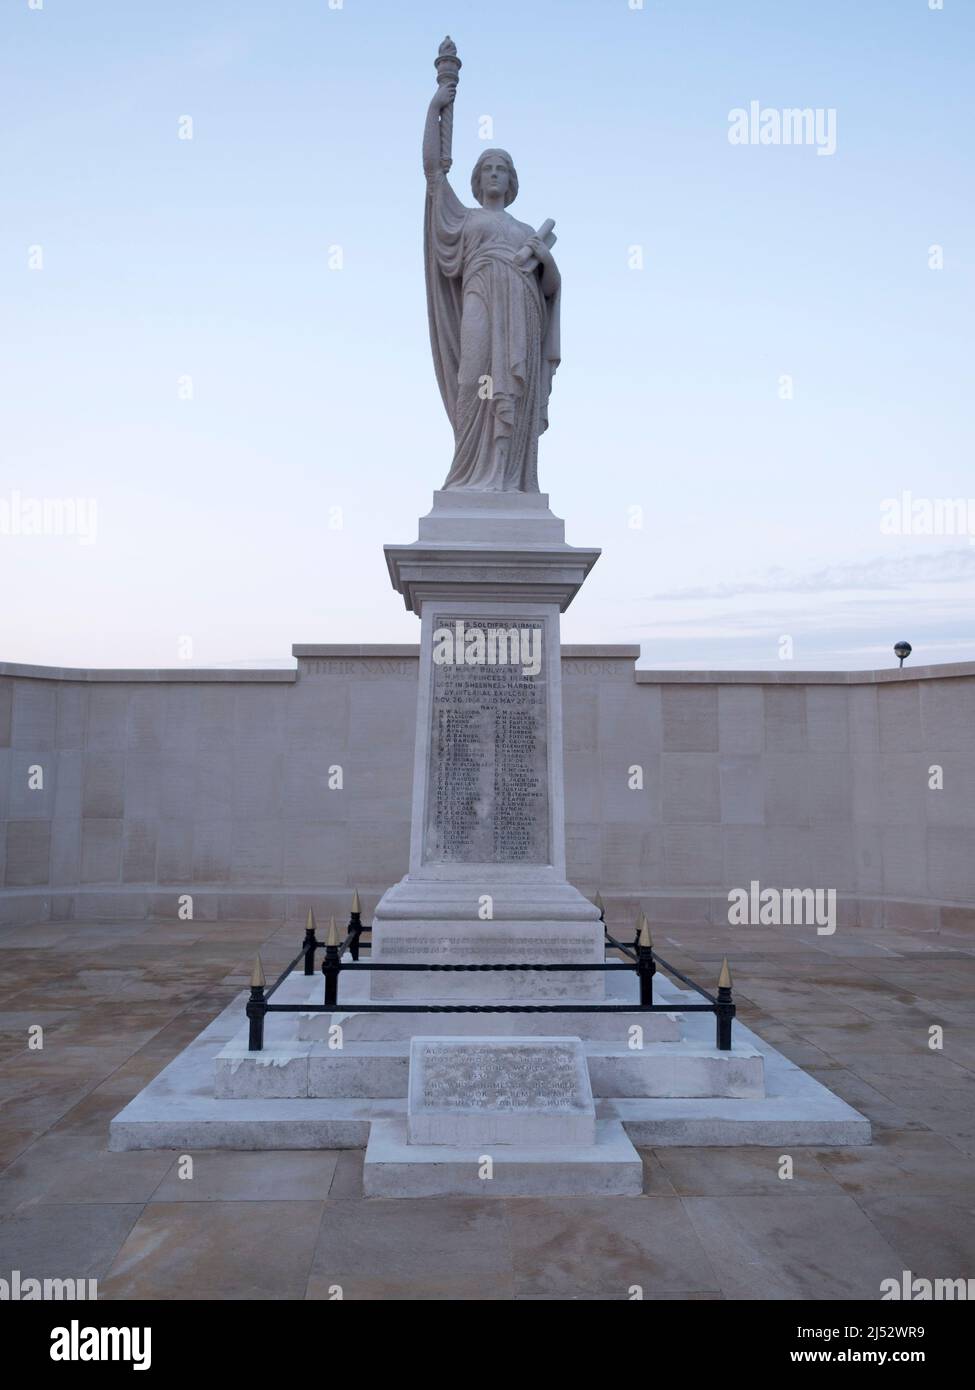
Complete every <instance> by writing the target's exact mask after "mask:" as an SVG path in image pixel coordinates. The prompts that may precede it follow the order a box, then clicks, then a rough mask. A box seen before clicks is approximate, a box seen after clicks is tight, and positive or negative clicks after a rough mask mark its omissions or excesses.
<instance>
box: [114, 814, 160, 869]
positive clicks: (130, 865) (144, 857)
mask: <svg viewBox="0 0 975 1390" xmlns="http://www.w3.org/2000/svg"><path fill="white" fill-rule="evenodd" d="M157 830H158V825H157V822H156V821H155V820H137V819H135V818H132V817H127V818H126V820H125V823H124V829H123V833H122V882H123V883H155V881H156V840H157Z"/></svg>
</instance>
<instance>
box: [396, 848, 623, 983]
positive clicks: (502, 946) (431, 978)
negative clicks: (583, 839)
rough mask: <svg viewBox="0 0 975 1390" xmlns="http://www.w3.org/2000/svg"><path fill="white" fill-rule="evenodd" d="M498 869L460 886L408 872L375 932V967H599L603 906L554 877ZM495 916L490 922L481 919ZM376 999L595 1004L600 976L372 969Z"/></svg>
mask: <svg viewBox="0 0 975 1390" xmlns="http://www.w3.org/2000/svg"><path fill="white" fill-rule="evenodd" d="M516 872H517V871H515V870H512V869H508V870H507V875H508V877H507V878H506V877H505V875H506V869H505V867H504V866H500V867H499V866H492V870H491V874H490V877H487V876H485V878H484V879H478V878H476V877H475V876H474V875H473V874H472V873H470V872H467V873H465V876H464V878H463V880H461V879H458V878H456V877H455V878H453V879H451V880H446V881H445V880H443V879H434V878H432V877H421V876H413V875H408V876H407V877H406V878H404V879H402V880H401V881H400V882H399V883H397V884H395V885H394V887H392V888H391V889H389V891H388V892H386V893H385V894H384V895H383V897H382V899H381V900H380V903H379V906H378V907H377V908H376V913H375V917H374V919H373V926H372V955H371V959H372V960H373V961H375V962H377V963H378V962H387V963H388V962H403V963H410V964H420V963H421V962H422V963H428V962H429V963H434V964H437V963H439V964H444V965H448V964H449V965H551V964H562V965H599V964H601V963H602V962H603V961H604V959H605V948H604V942H603V927H602V923H601V922H600V920H599V914H598V912H597V910H596V908H595V907H594V906H593V905H592V903H591V902H590V901H589V900H588V898H584V897H583V896H582V894H581V893H580V892H578V891H577V889H575V888H573V887H572V885H571V884H569V883H566V882H564V881H563V882H559V881H558V880H557V879H556V878H555V877H554V875H553V874H552V873H551V871H548V875H547V876H546V871H545V870H540V871H536V872H535V873H534V874H533V875H532V881H528V880H527V879H526V878H525V877H522V878H521V879H520V880H519V879H517V878H515V879H512V877H511V876H512V875H514V874H515V873H516ZM487 912H490V914H491V915H490V916H481V915H480V914H482V913H487ZM370 979H371V995H372V998H373V999H375V1000H380V999H382V1000H410V999H413V1000H417V1001H420V1002H427V1003H436V1002H438V1001H441V1000H442V1001H445V1002H449V1001H451V1000H455V1001H457V1002H460V1001H463V1000H484V1001H485V1002H486V1001H488V1000H489V999H492V998H494V999H497V998H498V997H499V996H500V997H503V998H506V999H508V1000H511V1001H512V1002H518V1001H521V1000H525V1001H527V1000H529V999H537V1000H543V1001H544V1000H548V1001H551V1002H557V1001H558V1000H560V999H566V998H571V999H578V1000H592V1001H598V1000H600V999H602V998H603V997H604V992H605V981H604V975H603V972H602V971H601V970H591V971H590V970H587V971H571V970H553V971H548V970H525V971H517V970H506V971H491V970H484V971H443V972H441V971H420V970H416V971H413V970H411V971H402V972H400V971H394V970H389V971H379V970H377V971H374V972H372V974H371V977H370Z"/></svg>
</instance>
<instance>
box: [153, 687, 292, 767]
mask: <svg viewBox="0 0 975 1390" xmlns="http://www.w3.org/2000/svg"><path fill="white" fill-rule="evenodd" d="M284 693H285V692H284V691H282V692H281V694H282V696H283V695H284ZM236 711H237V692H236V690H235V688H234V686H232V685H227V684H225V683H224V682H223V681H220V682H218V684H216V685H209V686H203V687H202V688H201V689H200V691H199V699H198V700H197V702H196V709H195V712H191V711H185V710H184V711H182V713H181V717H180V718H179V719H177V721H176V723H175V724H174V728H173V737H174V739H176V741H177V744H179V742H180V740H182V744H183V746H184V747H185V746H187V745H188V744H189V741H190V738H191V736H192V735H195V739H194V744H193V746H195V748H196V749H197V751H198V752H200V753H204V752H207V753H216V752H218V751H220V752H227V751H229V750H230V749H231V748H233V746H234V738H235V725H236V718H237V713H236ZM167 717H168V713H167ZM194 717H195V724H194V722H193V720H194Z"/></svg>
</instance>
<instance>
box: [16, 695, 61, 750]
mask: <svg viewBox="0 0 975 1390" xmlns="http://www.w3.org/2000/svg"><path fill="white" fill-rule="evenodd" d="M57 727H58V692H57V686H56V685H54V684H53V683H52V682H50V681H16V682H15V683H14V706H13V726H12V733H11V740H10V741H11V746H12V747H13V748H25V749H28V750H29V751H31V752H38V753H40V752H41V751H46V750H48V749H52V748H54V746H55V739H56V734H57Z"/></svg>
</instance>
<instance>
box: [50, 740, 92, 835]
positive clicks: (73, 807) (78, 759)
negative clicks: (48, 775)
mask: <svg viewBox="0 0 975 1390" xmlns="http://www.w3.org/2000/svg"><path fill="white" fill-rule="evenodd" d="M85 756H86V755H85V753H84V752H83V750H82V749H80V748H62V749H61V751H60V752H59V753H58V755H57V758H58V764H57V786H56V787H55V791H54V816H55V819H56V820H62V819H66V820H78V819H79V818H80V816H81V796H82V787H83V785H84V770H85Z"/></svg>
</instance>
